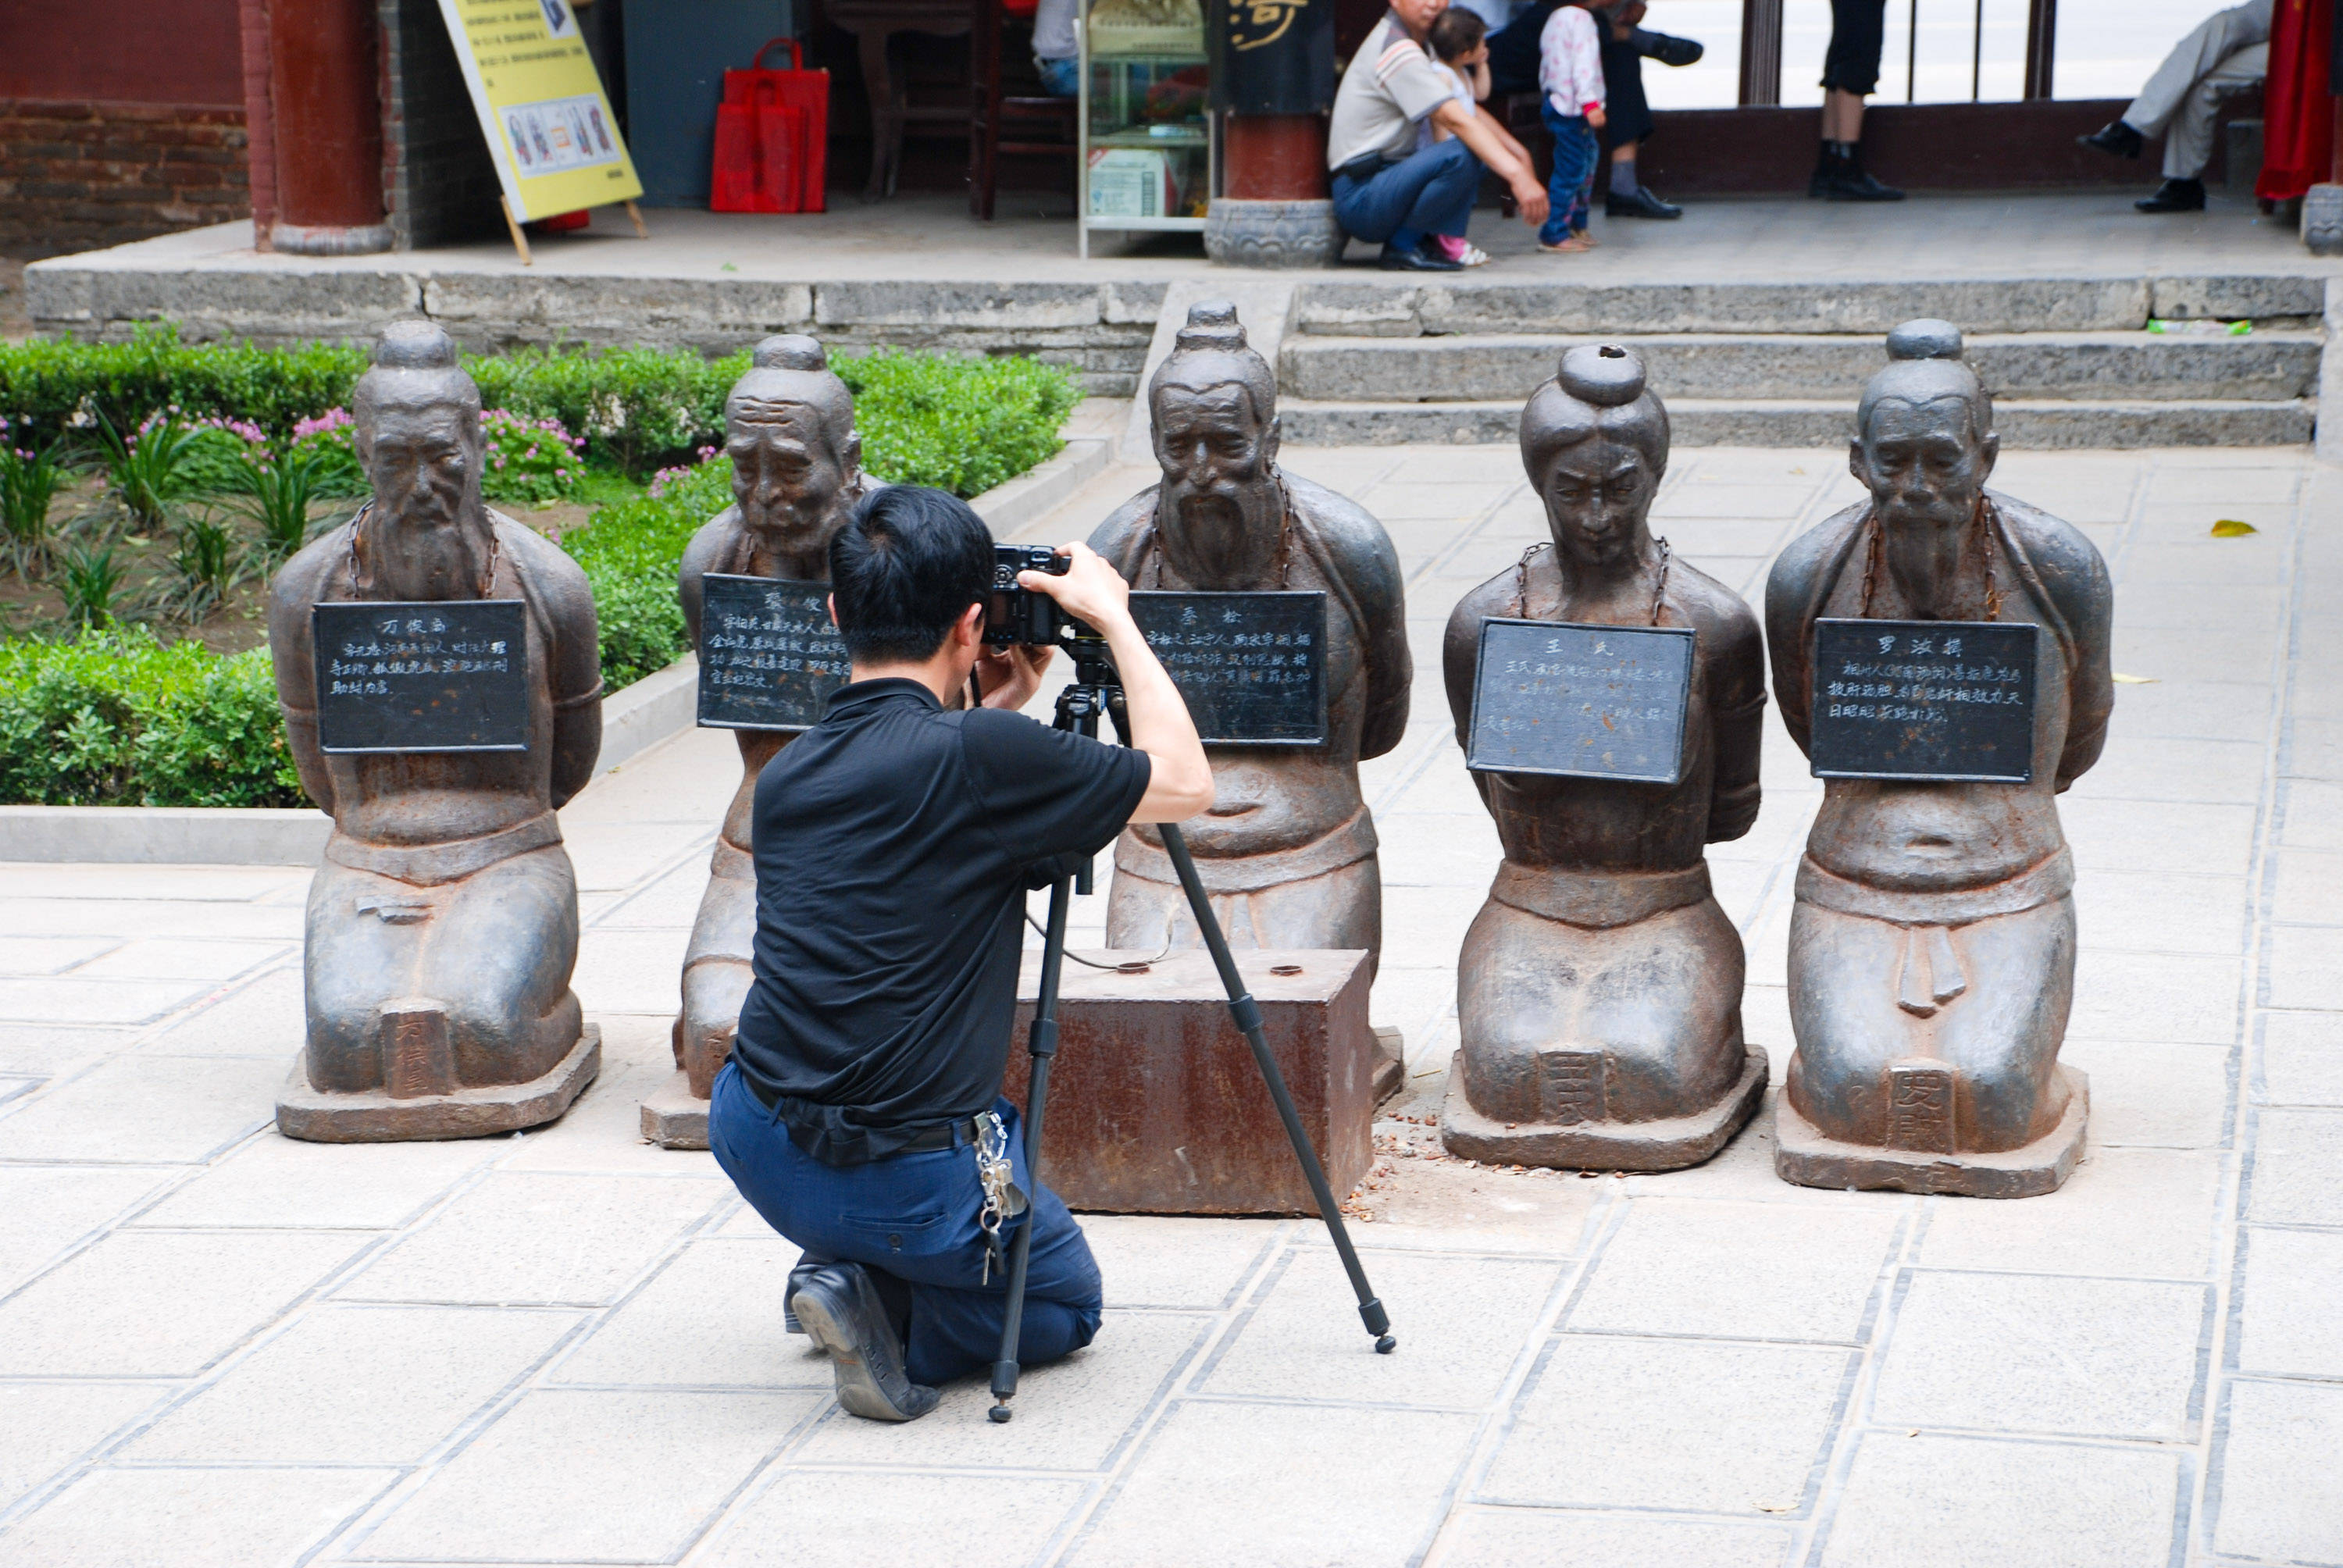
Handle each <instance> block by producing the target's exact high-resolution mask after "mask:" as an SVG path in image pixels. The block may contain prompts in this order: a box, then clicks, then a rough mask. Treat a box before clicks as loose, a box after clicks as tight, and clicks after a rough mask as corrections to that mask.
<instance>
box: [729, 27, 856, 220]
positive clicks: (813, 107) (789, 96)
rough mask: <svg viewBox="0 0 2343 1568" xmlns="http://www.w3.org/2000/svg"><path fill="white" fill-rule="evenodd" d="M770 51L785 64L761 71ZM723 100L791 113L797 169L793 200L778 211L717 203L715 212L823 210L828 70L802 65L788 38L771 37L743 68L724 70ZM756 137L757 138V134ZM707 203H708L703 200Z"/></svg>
mask: <svg viewBox="0 0 2343 1568" xmlns="http://www.w3.org/2000/svg"><path fill="white" fill-rule="evenodd" d="M775 49H787V50H788V51H789V69H788V70H786V71H774V70H767V69H766V68H765V56H766V55H769V54H771V53H772V52H773V51H774V50H775ZM724 104H725V106H738V107H742V108H748V109H752V110H754V109H767V108H773V109H784V110H789V111H792V112H793V113H794V116H795V117H794V119H793V120H792V121H791V122H790V123H791V124H793V125H794V126H795V127H796V128H795V131H794V133H793V134H794V135H795V137H796V141H795V144H794V151H795V154H796V156H795V157H794V159H793V160H792V163H793V166H794V167H795V168H796V171H797V181H796V184H797V200H796V201H794V202H792V203H789V205H786V206H781V207H779V208H778V209H774V208H755V209H740V208H731V207H719V208H717V210H718V211H719V212H729V211H740V210H756V211H773V210H779V211H781V212H823V211H826V210H827V203H826V202H825V201H824V199H823V195H824V190H825V182H826V181H827V180H828V178H829V164H830V158H829V150H830V73H829V72H828V71H809V70H807V69H805V51H804V50H803V48H802V47H800V46H799V44H798V41H797V40H796V39H794V38H775V39H773V40H772V41H771V42H770V43H768V44H767V45H765V46H764V47H763V48H761V49H759V50H758V51H757V57H756V58H755V59H754V60H751V61H750V62H749V69H747V70H745V71H727V72H725V73H724ZM723 119H724V113H723V109H721V108H719V110H718V111H717V162H718V163H719V166H720V165H721V164H722V162H723V156H724V153H723V146H724V142H723V137H724V132H723ZM760 140H761V138H760ZM709 205H710V206H713V205H714V203H713V202H711V203H710V204H709Z"/></svg>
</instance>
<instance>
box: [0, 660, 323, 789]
mask: <svg viewBox="0 0 2343 1568" xmlns="http://www.w3.org/2000/svg"><path fill="white" fill-rule="evenodd" d="M0 800H5V801H8V802H10V803H12V804H21V805H34V806H299V805H303V804H305V803H306V801H307V797H305V796H304V795H303V794H302V792H301V780H300V779H299V777H298V776H297V774H296V773H295V771H294V768H293V758H292V754H291V753H290V752H289V751H288V750H287V749H286V745H285V728H284V721H283V719H282V718H281V717H280V716H279V714H278V712H277V684H276V681H275V679H274V678H273V677H272V676H271V675H270V672H269V664H268V650H267V649H266V648H253V649H250V650H249V651H247V652H245V653H239V654H235V655H232V656H230V657H228V658H221V657H220V656H219V655H217V654H215V653H213V652H212V651H211V650H210V649H208V648H205V647H204V646H203V645H202V644H201V643H198V642H192V641H190V642H181V643H174V644H172V645H171V646H169V647H167V648H166V647H165V646H164V645H163V644H161V643H159V642H157V641H156V639H155V637H154V635H153V634H152V633H151V632H148V631H147V630H146V629H145V628H129V629H126V630H109V631H98V632H91V633H89V634H87V635H85V636H84V637H82V638H78V639H77V640H75V641H73V642H69V643H58V642H30V641H25V642H0Z"/></svg>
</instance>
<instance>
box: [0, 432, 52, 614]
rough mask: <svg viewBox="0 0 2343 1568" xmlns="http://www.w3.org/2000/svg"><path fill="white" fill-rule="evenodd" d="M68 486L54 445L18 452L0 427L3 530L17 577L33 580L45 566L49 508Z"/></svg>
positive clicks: (0, 509)
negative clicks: (31, 577) (31, 578)
mask: <svg viewBox="0 0 2343 1568" xmlns="http://www.w3.org/2000/svg"><path fill="white" fill-rule="evenodd" d="M64 488H65V469H64V468H63V467H59V466H58V463H57V460H56V446H55V443H54V442H52V443H51V444H49V445H48V446H45V447H41V448H40V449H38V450H37V451H19V450H18V449H17V448H16V447H14V446H11V445H10V444H9V442H8V438H7V433H6V429H5V425H0V529H5V530H6V533H7V539H6V544H7V549H8V558H9V561H10V563H11V564H12V565H13V566H15V569H16V573H17V575H18V576H20V577H30V576H32V575H33V574H34V573H35V572H37V571H39V570H40V569H41V568H42V567H43V566H44V565H45V564H46V562H47V560H48V552H49V543H50V538H49V508H51V507H52V506H54V505H55V502H56V498H57V492H58V491H60V490H62V489H64Z"/></svg>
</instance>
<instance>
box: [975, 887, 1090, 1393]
mask: <svg viewBox="0 0 2343 1568" xmlns="http://www.w3.org/2000/svg"><path fill="white" fill-rule="evenodd" d="M1072 902H1073V886H1072V879H1071V878H1070V877H1061V878H1059V879H1057V881H1056V882H1055V883H1053V884H1051V888H1050V924H1049V929H1048V930H1046V931H1044V932H1043V933H1042V938H1041V994H1040V996H1039V997H1038V998H1037V999H1036V1000H1035V1001H1034V1004H1033V1027H1032V1029H1031V1031H1030V1032H1029V1033H1028V1034H1027V1036H1026V1050H1027V1051H1028V1052H1029V1053H1030V1054H1031V1058H1032V1066H1031V1071H1030V1074H1029V1076H1028V1077H1027V1079H1026V1084H1025V1179H1026V1180H1027V1181H1030V1182H1031V1183H1032V1184H1033V1186H1034V1188H1035V1189H1036V1190H1037V1191H1038V1190H1039V1189H1040V1187H1041V1115H1042V1112H1043V1111H1045V1110H1046V1109H1047V1108H1048V1105H1049V1101H1050V1061H1051V1058H1053V1057H1055V1056H1056V1055H1057V1054H1058V981H1059V978H1060V977H1061V975H1062V974H1063V973H1064V972H1065V968H1066V911H1067V907H1068V906H1069V905H1070V904H1071V903H1072ZM1032 1197H1033V1195H1032V1193H1030V1192H1029V1193H1027V1194H1026V1207H1025V1223H1024V1224H1022V1225H1021V1226H1019V1227H1018V1230H1017V1235H1016V1237H1015V1239H1014V1240H1012V1241H1011V1242H1010V1243H1009V1302H1008V1308H1007V1311H1006V1312H1004V1313H1003V1314H1002V1316H1001V1356H1000V1359H999V1360H997V1361H995V1362H993V1363H992V1409H991V1410H990V1411H989V1412H986V1413H987V1414H989V1415H990V1417H991V1418H992V1419H993V1420H994V1421H1007V1420H1008V1419H1009V1417H1010V1414H1011V1412H1010V1409H1009V1402H1010V1401H1011V1399H1013V1398H1014V1397H1016V1393H1017V1343H1018V1341H1019V1340H1020V1339H1021V1337H1023V1334H1024V1332H1025V1272H1026V1268H1027V1265H1029V1264H1030V1263H1031V1261H1032V1258H1033V1226H1034V1224H1035V1222H1036V1218H1035V1216H1036V1211H1035V1209H1034V1207H1033V1202H1032Z"/></svg>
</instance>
